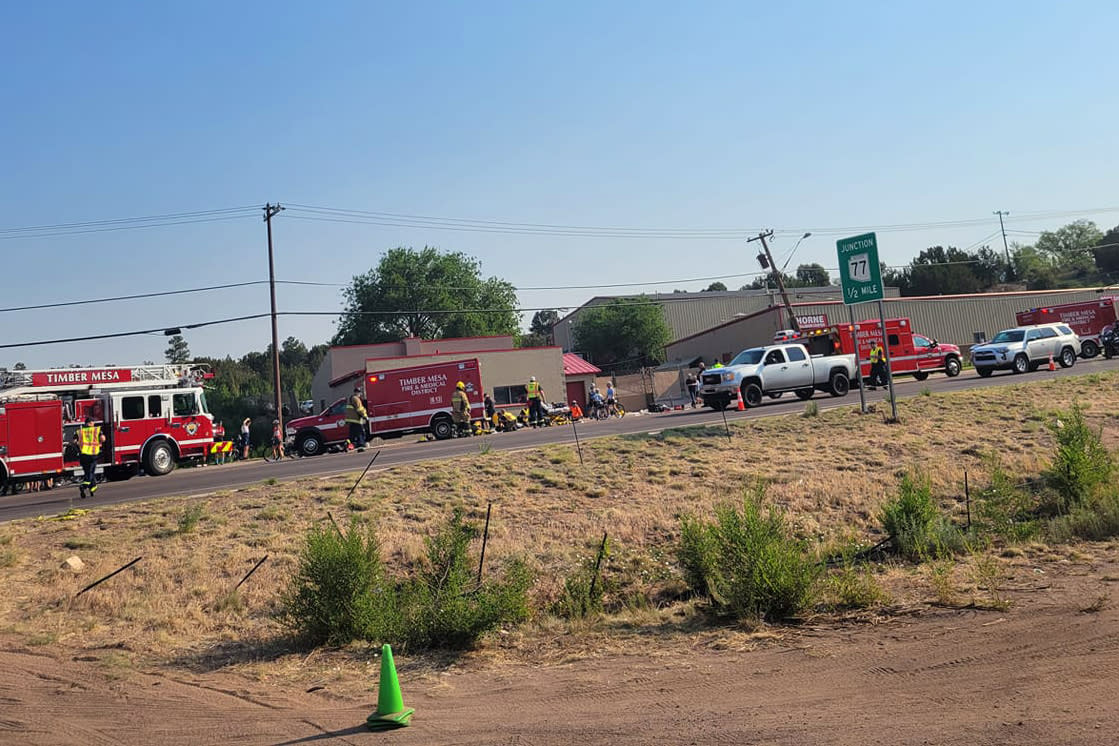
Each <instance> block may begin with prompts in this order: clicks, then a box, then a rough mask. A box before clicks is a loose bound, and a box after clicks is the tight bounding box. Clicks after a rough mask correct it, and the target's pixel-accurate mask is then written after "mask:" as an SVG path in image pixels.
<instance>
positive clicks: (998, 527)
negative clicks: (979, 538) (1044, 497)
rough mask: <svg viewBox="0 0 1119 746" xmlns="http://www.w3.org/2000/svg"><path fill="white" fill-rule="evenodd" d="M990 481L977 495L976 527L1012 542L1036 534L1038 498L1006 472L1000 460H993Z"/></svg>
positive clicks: (1023, 539)
mask: <svg viewBox="0 0 1119 746" xmlns="http://www.w3.org/2000/svg"><path fill="white" fill-rule="evenodd" d="M990 469H991V474H990V481H989V482H988V484H987V486H986V487H984V488H983V489H981V490H980V491H979V492H978V493H977V494H976V499H975V527H976V528H977V529H978V530H980V531H982V532H985V533H991V534H994V535H996V536H1000V537H1002V538H1004V539H1007V540H1010V541H1015V542H1017V541H1025V540H1027V539H1030V538H1031V537H1033V536H1035V535H1036V534H1037V531H1038V523H1037V519H1036V516H1035V512H1036V510H1037V507H1038V501H1037V499H1036V498H1035V497H1034V496H1033V495H1032V494H1031V493H1030V492H1028V491H1027V490H1025V489H1023V488H1022V487H1021V486H1020V485H1018V484H1017V483H1016V482H1015V480H1014V479H1013V478H1012V477H1011V476H1010V475H1009V474H1007V473H1006V472H1005V471H1004V470H1003V468H1002V465H1001V464H1000V463H999V461H998V460H997V459H992V460H991V462H990Z"/></svg>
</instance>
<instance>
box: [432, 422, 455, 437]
mask: <svg viewBox="0 0 1119 746" xmlns="http://www.w3.org/2000/svg"><path fill="white" fill-rule="evenodd" d="M431 434H432V435H434V436H435V439H436V440H447V439H448V438H450V437H451V436H452V435H454V434H455V426H454V425H453V424H452V423H451V418H450V417H439V418H437V419H436V420H435V421H434V422H432V423H431Z"/></svg>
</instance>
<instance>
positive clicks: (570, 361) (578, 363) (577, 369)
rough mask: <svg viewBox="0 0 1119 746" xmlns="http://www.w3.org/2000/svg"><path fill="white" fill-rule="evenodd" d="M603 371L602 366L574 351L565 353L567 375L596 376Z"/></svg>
mask: <svg viewBox="0 0 1119 746" xmlns="http://www.w3.org/2000/svg"><path fill="white" fill-rule="evenodd" d="M601 372H602V369H601V368H596V367H595V366H593V365H591V364H590V363H588V362H587V361H586V360H584V359H583V358H581V357H579V356H578V355H576V354H575V353H574V352H565V353H563V374H564V375H565V376H594V375H598V374H599V373H601Z"/></svg>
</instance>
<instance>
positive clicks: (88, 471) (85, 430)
mask: <svg viewBox="0 0 1119 746" xmlns="http://www.w3.org/2000/svg"><path fill="white" fill-rule="evenodd" d="M74 441H75V442H76V443H77V444H78V449H79V452H80V454H79V456H78V462H79V463H80V464H81V465H82V481H81V483H80V484H79V485H78V495H79V496H80V497H83V498H84V497H88V496H89V495H92V494H93V493H94V492H97V457H98V456H99V455H100V454H101V444H102V443H104V442H105V434H104V433H103V432H101V426H100V425H94V424H93V418H92V417H90V416H89V415H86V418H85V423H84V424H83V425H82V426H81V427H80V428H78V432H77V433H75V435H74ZM87 491H88V492H87Z"/></svg>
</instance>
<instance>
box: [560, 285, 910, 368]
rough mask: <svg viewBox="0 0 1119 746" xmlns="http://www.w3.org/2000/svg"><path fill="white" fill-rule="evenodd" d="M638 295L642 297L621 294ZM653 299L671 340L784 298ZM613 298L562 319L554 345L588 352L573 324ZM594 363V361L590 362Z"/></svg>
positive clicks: (827, 293)
mask: <svg viewBox="0 0 1119 746" xmlns="http://www.w3.org/2000/svg"><path fill="white" fill-rule="evenodd" d="M886 290H887V293H888V294H889V295H897V288H887V289H886ZM618 297H625V298H637V297H639V296H635V295H634V296H618ZM647 297H648V298H649V299H650V300H653V301H656V302H658V303H660V304H661V309H662V310H663V311H664V320H665V321H666V322H667V323H668V327H669V329H670V330H671V331H672V335H671V336H672V339H680V338H681V337H686V336H688V335H690V334H696V333H697V332H701V331H703V330H704V329H710V328H711V327H713V326H715V325H716V324H721V323H723V322H725V321H729V320H731V319H733V318H734V317H735V316H736V315H739V314H752V313H755V312H757V311H761V310H763V309H765V308H768V307H770V306H773V305H780V303H781V297H780V295H777V294H776V292H774V293H773V294H769V293H766V292H765V291H762V290H751V291H741V290H731V291H726V292H712V293H659V294H650V295H648V296H647ZM840 297H841V291H840V289H839V288H838V287H828V288H793V289H790V290H789V300H790V301H791V302H793V303H801V302H806V301H809V300H814V299H829V300H831V299H834V300H839V299H840ZM611 300H613V298H612V297H597V298H592V299H591V300H590V301H588V302H587V305H585V306H583V307H581V308H579V309H576V310H575V311H572V312H571V313H570V314H568V315H567V316H566V317H564V318H563V319H561V320H560V321H559V322H557V323H556V325H555V326H554V327H553V328H552V333H553V335H554V338H555V344H556V345H558V346H559V347H562V348H563V350H564V352H585V351H584V350H578V349H575V347H574V340H573V338H572V337H573V335H572V327H573V326H574V324H575V322H576V321H577V320H578V318H579V316H580V314H581V313H582V312H583V311H584V310H585V309H587V308H590V307H592V306H597V305H602V304H605V303H608V302H610V301H611ZM591 362H595V361H593V360H592V361H591Z"/></svg>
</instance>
